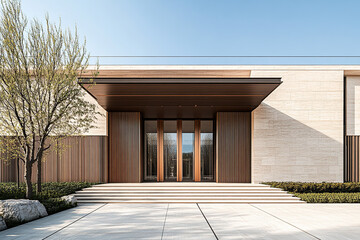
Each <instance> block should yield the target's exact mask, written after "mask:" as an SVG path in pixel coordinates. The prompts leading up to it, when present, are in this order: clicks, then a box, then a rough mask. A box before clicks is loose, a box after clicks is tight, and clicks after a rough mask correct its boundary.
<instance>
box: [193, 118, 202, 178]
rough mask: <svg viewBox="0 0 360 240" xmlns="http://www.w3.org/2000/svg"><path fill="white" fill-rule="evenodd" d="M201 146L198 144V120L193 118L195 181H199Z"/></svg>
mask: <svg viewBox="0 0 360 240" xmlns="http://www.w3.org/2000/svg"><path fill="white" fill-rule="evenodd" d="M200 154H201V146H200V120H195V149H194V155H195V158H194V160H195V164H194V172H195V174H194V175H195V182H200V181H201V155H200Z"/></svg>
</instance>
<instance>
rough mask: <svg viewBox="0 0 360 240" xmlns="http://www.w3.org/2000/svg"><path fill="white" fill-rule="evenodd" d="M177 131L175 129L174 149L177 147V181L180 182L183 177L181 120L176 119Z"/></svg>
mask: <svg viewBox="0 0 360 240" xmlns="http://www.w3.org/2000/svg"><path fill="white" fill-rule="evenodd" d="M176 124H177V131H176V139H177V141H176V149H177V151H176V152H177V161H176V162H177V173H176V174H177V175H176V177H177V182H182V178H183V169H182V167H183V164H182V163H183V161H182V120H177V122H176Z"/></svg>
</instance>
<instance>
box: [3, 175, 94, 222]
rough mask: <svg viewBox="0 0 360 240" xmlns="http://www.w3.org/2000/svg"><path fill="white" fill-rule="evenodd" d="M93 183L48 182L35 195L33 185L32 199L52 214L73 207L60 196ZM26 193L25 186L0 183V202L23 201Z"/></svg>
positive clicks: (34, 185) (34, 186) (22, 184)
mask: <svg viewBox="0 0 360 240" xmlns="http://www.w3.org/2000/svg"><path fill="white" fill-rule="evenodd" d="M93 184H94V183H89V182H61V183H58V182H49V183H43V184H42V192H41V193H39V194H37V193H36V191H35V189H36V184H33V189H34V197H33V198H32V199H34V200H39V201H40V202H41V203H42V204H44V206H45V208H46V211H47V212H48V214H49V215H50V214H54V213H57V212H60V211H63V210H66V209H69V208H71V207H73V206H72V205H71V204H68V203H66V202H65V201H64V200H62V199H61V197H62V196H65V195H69V194H72V193H75V191H78V190H81V189H82V188H86V187H90V186H91V185H93ZM25 193H26V188H25V184H24V183H21V184H20V186H19V187H18V185H17V183H13V182H10V183H0V200H5V199H24V198H25ZM19 224H21V223H19V222H9V221H6V225H7V226H8V227H14V226H17V225H19Z"/></svg>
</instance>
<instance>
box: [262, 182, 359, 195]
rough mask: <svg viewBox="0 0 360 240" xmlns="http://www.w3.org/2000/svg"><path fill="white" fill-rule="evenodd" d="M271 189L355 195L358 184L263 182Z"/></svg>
mask: <svg viewBox="0 0 360 240" xmlns="http://www.w3.org/2000/svg"><path fill="white" fill-rule="evenodd" d="M264 184H267V185H270V186H272V187H276V188H281V189H283V190H285V191H288V192H293V193H345V192H346V193H355V192H360V183H355V182H349V183H325V182H324V183H304V182H264Z"/></svg>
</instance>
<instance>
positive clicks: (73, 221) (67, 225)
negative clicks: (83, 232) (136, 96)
mask: <svg viewBox="0 0 360 240" xmlns="http://www.w3.org/2000/svg"><path fill="white" fill-rule="evenodd" d="M105 205H107V203H105V204H103V205H101V206H99V207H98V208H96V209H94V210H92V211H91V212H89V213H87V214H85V215H84V216H81V217H80V218H78V219H76V220H75V221H73V222H71V223H69V224H68V225H66V226H64V227H62V228H60V229H58V230H56V231H55V232H53V233H51V234H50V235H48V236H46V237H44V238H43V239H42V240H44V239H47V238H49V237H51V236H53V235H54V234H56V233H58V232H60V231H61V230H63V229H65V228H67V227H68V226H70V225H72V224H74V223H76V222H78V221H80V220H81V219H83V218H84V217H87V216H89V215H90V214H92V213H93V212H95V211H97V210H99V209H100V208H102V207H104V206H105Z"/></svg>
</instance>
